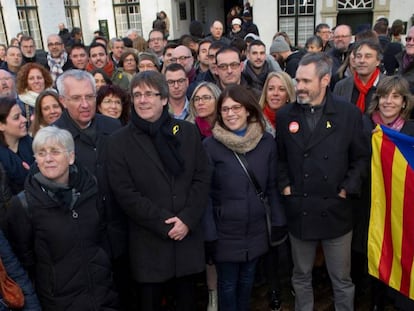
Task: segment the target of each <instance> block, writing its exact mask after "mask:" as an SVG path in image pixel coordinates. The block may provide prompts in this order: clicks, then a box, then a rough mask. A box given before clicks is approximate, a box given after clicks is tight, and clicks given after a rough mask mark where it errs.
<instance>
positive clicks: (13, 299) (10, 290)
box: [0, 259, 24, 309]
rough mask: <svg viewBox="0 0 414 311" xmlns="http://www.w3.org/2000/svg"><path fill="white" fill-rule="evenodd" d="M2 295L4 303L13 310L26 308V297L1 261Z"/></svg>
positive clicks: (0, 289) (0, 290)
mask: <svg viewBox="0 0 414 311" xmlns="http://www.w3.org/2000/svg"><path fill="white" fill-rule="evenodd" d="M0 294H1V296H2V298H3V302H4V303H5V304H6V305H7V306H8V307H9V308H12V309H20V308H23V306H24V295H23V291H22V289H21V288H20V286H19V285H18V284H17V283H16V282H15V281H13V280H12V279H11V278H10V277H9V275H8V274H7V271H6V268H5V267H4V265H3V262H2V260H1V259H0Z"/></svg>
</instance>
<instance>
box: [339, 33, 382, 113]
mask: <svg viewBox="0 0 414 311" xmlns="http://www.w3.org/2000/svg"><path fill="white" fill-rule="evenodd" d="M352 54H353V57H354V60H355V72H354V75H353V76H350V77H348V78H345V79H343V80H341V81H339V82H338V83H337V84H336V85H335V89H334V94H335V95H339V96H342V97H344V98H345V99H346V100H348V101H350V102H351V103H353V104H355V105H356V106H357V107H358V108H359V110H361V112H362V113H365V111H366V110H367V108H368V106H369V104H370V102H371V98H372V95H373V94H374V93H375V89H376V88H375V87H376V85H377V84H378V82H379V81H380V79H381V78H382V77H383V75H382V74H381V72H380V70H379V68H378V66H379V65H380V63H381V59H382V53H381V46H380V45H379V43H377V42H375V41H372V40H362V41H359V42H357V43H356V44H355V46H354V48H353V50H352Z"/></svg>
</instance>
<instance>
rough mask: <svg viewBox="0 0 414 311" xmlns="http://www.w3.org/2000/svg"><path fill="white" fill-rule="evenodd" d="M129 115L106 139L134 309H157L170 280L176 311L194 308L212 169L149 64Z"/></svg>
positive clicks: (136, 82) (136, 84)
mask: <svg viewBox="0 0 414 311" xmlns="http://www.w3.org/2000/svg"><path fill="white" fill-rule="evenodd" d="M131 96H132V98H133V103H134V106H133V108H132V111H131V122H130V123H129V124H128V125H127V126H125V127H124V128H122V129H121V130H119V131H117V132H116V133H114V134H113V135H112V136H111V137H110V139H109V147H110V148H109V152H108V162H107V166H108V175H109V182H110V185H111V188H112V190H113V192H114V194H115V197H116V199H117V201H118V202H119V204H120V207H121V208H122V210H123V211H124V212H125V213H126V215H127V218H128V230H129V256H130V264H131V272H132V278H133V279H134V280H135V281H136V282H137V284H138V285H139V292H138V295H139V297H140V301H141V305H140V308H139V310H145V311H152V310H159V306H160V303H161V299H162V289H163V286H164V285H165V284H166V283H170V284H171V283H172V284H174V285H173V286H174V288H175V299H176V310H177V311H183V310H188V311H193V310H196V309H197V308H196V303H195V295H194V290H195V280H194V275H195V274H196V273H199V272H201V271H203V270H204V266H205V259H204V236H203V232H202V228H201V225H200V224H201V223H200V221H201V217H202V215H203V213H204V209H205V207H206V205H207V197H208V191H209V182H210V173H209V169H208V160H207V155H206V153H205V151H204V149H203V147H202V145H201V140H200V137H199V134H198V130H197V128H196V127H195V126H194V125H192V124H191V123H189V122H185V121H182V120H177V119H173V118H172V117H171V116H170V114H169V113H168V106H167V102H168V85H167V81H166V80H165V77H164V76H163V75H162V74H161V73H159V72H155V71H144V72H140V73H139V74H137V75H135V77H134V78H133V79H132V81H131Z"/></svg>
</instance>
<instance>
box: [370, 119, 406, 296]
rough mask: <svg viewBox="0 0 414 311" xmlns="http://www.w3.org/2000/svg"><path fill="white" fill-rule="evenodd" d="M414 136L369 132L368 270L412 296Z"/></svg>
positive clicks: (379, 129)
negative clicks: (371, 133) (370, 145)
mask: <svg viewBox="0 0 414 311" xmlns="http://www.w3.org/2000/svg"><path fill="white" fill-rule="evenodd" d="M413 168H414V137H411V136H407V135H404V134H401V133H399V132H396V131H394V130H391V129H390V128H387V127H385V126H379V127H377V131H376V132H375V133H374V134H373V135H372V161H371V172H372V181H371V216H370V223H369V231H368V271H369V273H370V274H371V275H372V276H374V277H376V278H378V279H380V280H381V281H382V282H384V283H385V284H387V285H388V286H390V287H392V288H394V289H396V290H398V291H400V292H401V293H402V294H404V295H406V296H408V297H410V298H411V299H414V269H413V259H414V171H413Z"/></svg>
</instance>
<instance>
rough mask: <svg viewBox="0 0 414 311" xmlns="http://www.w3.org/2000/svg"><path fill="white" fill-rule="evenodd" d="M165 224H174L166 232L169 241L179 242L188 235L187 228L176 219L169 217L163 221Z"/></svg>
mask: <svg viewBox="0 0 414 311" xmlns="http://www.w3.org/2000/svg"><path fill="white" fill-rule="evenodd" d="M165 223H166V224H174V227H173V228H172V229H171V230H170V231H169V232H168V236H169V237H170V239H173V240H175V241H181V240H182V239H184V238H185V237H186V236H187V234H188V231H189V229H188V227H187V225H186V224H185V223H183V222H182V221H181V219H180V218H178V217H171V218H168V219H167V220H166V221H165Z"/></svg>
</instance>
